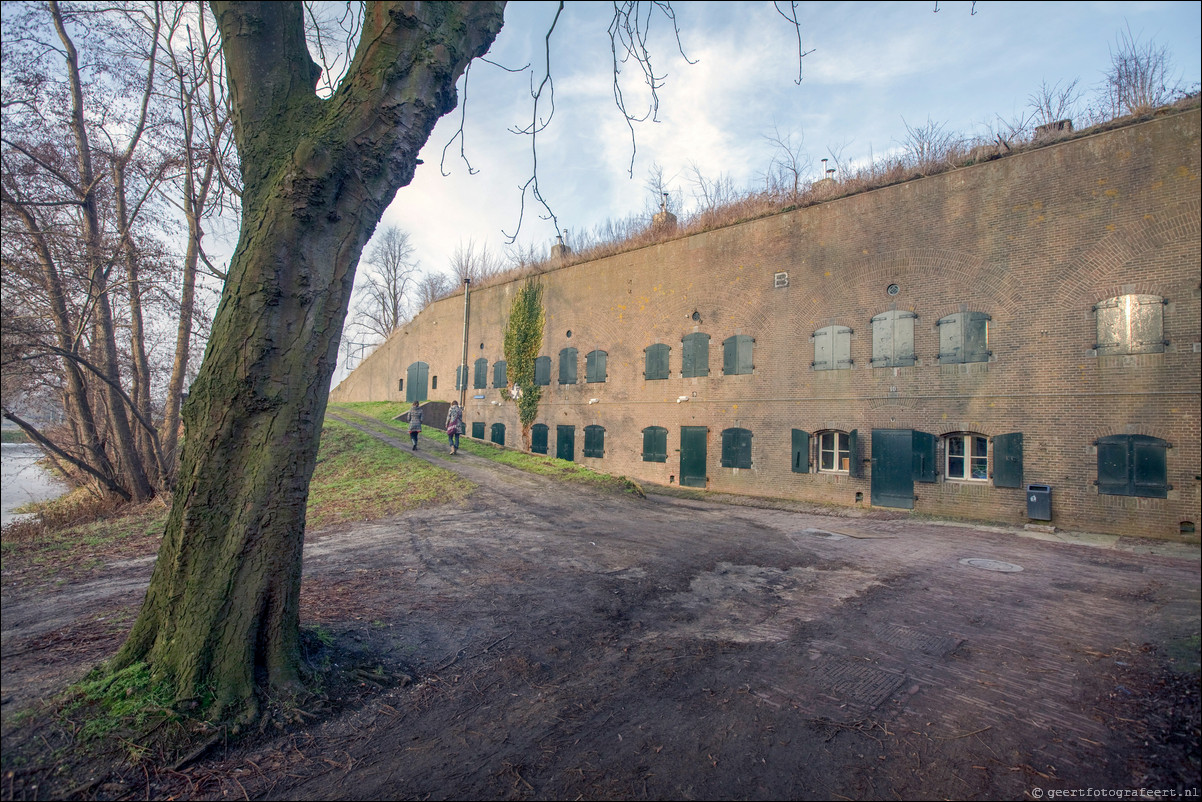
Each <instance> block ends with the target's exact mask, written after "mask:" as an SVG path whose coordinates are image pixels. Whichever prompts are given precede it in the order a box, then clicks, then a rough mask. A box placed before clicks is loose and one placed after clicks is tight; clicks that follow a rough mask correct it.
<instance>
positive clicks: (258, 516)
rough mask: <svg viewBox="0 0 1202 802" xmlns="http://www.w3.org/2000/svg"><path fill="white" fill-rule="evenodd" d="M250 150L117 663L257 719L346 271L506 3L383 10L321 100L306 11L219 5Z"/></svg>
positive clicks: (295, 597) (287, 586) (283, 660)
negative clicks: (162, 521)
mask: <svg viewBox="0 0 1202 802" xmlns="http://www.w3.org/2000/svg"><path fill="white" fill-rule="evenodd" d="M212 5H213V10H214V13H215V15H216V17H217V20H218V24H219V26H220V28H221V33H222V38H223V51H224V53H225V57H226V72H227V75H228V76H229V83H230V96H231V99H232V103H233V114H234V120H235V136H236V139H237V142H238V149H239V153H240V155H241V157H242V172H243V180H244V184H245V189H244V192H243V220H242V228H241V233H240V237H239V243H238V247H237V250H236V251H235V254H234V258H233V260H232V263H231V265H230V271H229V278H228V280H227V282H226V286H225V290H224V292H223V293H222V300H221V304H220V306H219V307H218V310H217V314H216V317H215V319H214V324H213V332H212V335H211V337H210V340H209V344H208V348H207V350H206V353H205V358H204V361H203V362H202V364H201V367H200V371H199V375H198V376H197V379H196V381H195V383H194V384H193V385H192V388H191V393H190V394H189V397H188V400H187V402H186V403H185V405H184V408H183V422H184V427H185V432H186V440H185V444H184V448H183V454H182V458H181V465H180V471H179V481H178V484H177V486H176V490H175V496H174V501H173V504H172V509H171V515H170V517H169V519H168V523H167V529H166V533H165V535H164V538H163V544H162V547H161V549H160V552H159V558H158V562H157V563H156V565H155V569H154V573H153V575H152V577H151V583H150V587H149V589H148V590H147V594H146V599H145V602H144V603H143V606H142V611H141V613H140V614H139V617H138V620H137V621H136V622H135V624H134V627H133V630H132V631H131V633H130V635H129V638H128V640H127V641H126V643H125V645H124V646H123V647H122V649H121V651H120V652H119V654H118V655H117V658H116V659H115V660H114V661H113V666H112V667H113V668H116V669H119V668H121V667H124V666H127V665H130V664H132V663H134V662H137V661H140V660H145V661H146V662H148V663H149V665H150V667H151V670H152V672H153V673H154V674H155V675H156V676H157V677H159V678H163V679H167V680H169V681H170V682H172V683H173V684H174V686H175V688H176V696H177V699H178V700H179V701H181V702H184V701H188V700H193V699H195V700H199V701H207V700H208V699H209V698H210V697H211V698H212V700H213V701H214V702H215V707H214V708H212V709H211V710H210V711H209V714H210V715H213V716H216V717H224V718H231V717H234V718H243V719H249V718H253V717H254V716H255V715H256V714H257V712H258V706H259V698H258V695H257V692H256V689H262V690H263V691H265V692H266V693H267V694H269V695H277V694H287V693H289V692H291V691H293V690H295V689H296V688H297V687H298V665H299V656H298V621H299V597H300V576H301V549H302V545H303V543H304V529H305V504H306V500H307V497H308V488H309V479H310V477H311V475H312V472H313V467H314V463H315V460H316V455H317V448H318V440H319V437H320V433H321V423H322V418H323V417H324V415H325V408H326V399H327V395H328V392H329V386H330V378H331V375H332V374H333V370H334V367H335V364H336V358H337V353H336V348H337V343H338V338H339V335H340V333H341V330H342V324H343V320H344V319H345V317H346V311H347V302H348V300H349V298H350V292H351V286H352V282H353V279H354V271H355V267H356V265H357V264H358V261H359V256H360V254H361V252H362V250H363V246H364V244H365V243H366V242H367V240H368V239H369V238H370V236H371V234H372V232H373V231H374V229H375V226H376V224H377V223H378V222H379V219H380V217H381V215H382V214H383V212H384V209H385V207H386V206H387V205H388V203H389V202H391V200H392V198H393V195H394V194H395V192H396V190H397V189H398V188H399V187H401V186H404V185H406V184H408V183H409V181H410V180H411V179H412V177H413V171H414V169H415V165H416V157H417V154H418V151H419V150H420V149H421V146H422V145H423V144H424V143H425V141H426V139H427V138H428V137H429V134H430V131H431V129H432V128H433V126H434V123H435V122H436V121H437V119H438V118H439V117H440V116H442V115H443V114H445V113H447V112H448V111H450V110H451V109H452V108H454V106H455V81H456V80H457V79H458V77H459V75H461V74H462V72H463V70H464V68H465V67H466V65H467V63H468V62H469V61H470V60H471V59H472V58H474V57H476V56H479V55H482V54H483V53H484V52H486V51H487V49H488V47H489V45H490V44H491V43H492V40H493V39H494V38H495V36H496V34H497V32H498V31H499V30H500V27H501V14H502V10H503V4H500V3H420V4H415V3H378V4H369V5H368V7H367V12H366V18H365V20H364V29H363V34H362V37H361V41H360V45H359V47H358V50H357V51H356V54H355V58H354V61H353V62H352V65H351V68H350V71H349V73H348V76H347V78H346V80H345V81H344V83H343V85H342V86H341V87H340V88H339V90H338V91H337V92H336V93H335V94H334V96H333V97H332V98H330V99H329V100H319V99H318V98H317V97H316V95H315V94H314V83H315V81H316V77H317V74H318V70H317V66H316V65H315V64H313V63H312V61H311V59H310V58H309V55H308V51H307V49H306V47H305V41H304V30H303V24H302V16H301V11H300V6H299V4H297V3H274V2H251V3H232V2H214V3H213V4H212Z"/></svg>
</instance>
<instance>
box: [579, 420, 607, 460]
mask: <svg viewBox="0 0 1202 802" xmlns="http://www.w3.org/2000/svg"><path fill="white" fill-rule="evenodd" d="M584 456H586V457H595V458H597V459H600V458H601V457H604V456H605V427H603V426H595V425H594V426H585V427H584Z"/></svg>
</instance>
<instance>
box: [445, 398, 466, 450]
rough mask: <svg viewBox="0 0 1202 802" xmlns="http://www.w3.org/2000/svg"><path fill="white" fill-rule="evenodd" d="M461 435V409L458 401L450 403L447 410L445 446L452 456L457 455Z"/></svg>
mask: <svg viewBox="0 0 1202 802" xmlns="http://www.w3.org/2000/svg"><path fill="white" fill-rule="evenodd" d="M461 434H463V407H461V406H459V402H458V401H452V402H451V408H450V409H448V410H447V445H448V446H450V448H451V453H452V454H457V453H459V435H461Z"/></svg>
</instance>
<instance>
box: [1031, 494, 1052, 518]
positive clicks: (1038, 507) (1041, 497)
mask: <svg viewBox="0 0 1202 802" xmlns="http://www.w3.org/2000/svg"><path fill="white" fill-rule="evenodd" d="M1027 517H1028V518H1030V519H1031V520H1033V521H1050V520H1052V488H1051V486H1050V485H1027Z"/></svg>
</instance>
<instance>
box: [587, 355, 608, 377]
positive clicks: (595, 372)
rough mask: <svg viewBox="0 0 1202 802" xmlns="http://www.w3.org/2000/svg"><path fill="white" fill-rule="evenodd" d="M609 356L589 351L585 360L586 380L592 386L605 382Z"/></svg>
mask: <svg viewBox="0 0 1202 802" xmlns="http://www.w3.org/2000/svg"><path fill="white" fill-rule="evenodd" d="M607 357H608V354H606V353H605V352H604V351H589V353H588V355H587V356H586V357H585V358H584V380H585V381H586V382H589V383H590V384H595V383H597V382H603V381H605V362H606V358H607Z"/></svg>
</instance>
